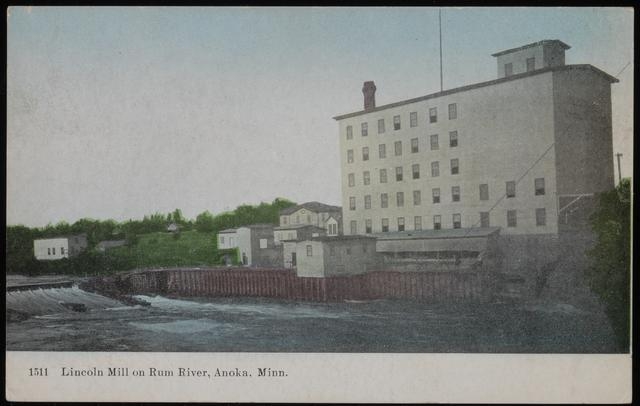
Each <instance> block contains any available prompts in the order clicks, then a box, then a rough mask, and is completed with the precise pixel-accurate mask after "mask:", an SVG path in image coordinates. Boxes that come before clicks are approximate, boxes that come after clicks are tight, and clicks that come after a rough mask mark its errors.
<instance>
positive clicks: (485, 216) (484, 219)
mask: <svg viewBox="0 0 640 406" xmlns="http://www.w3.org/2000/svg"><path fill="white" fill-rule="evenodd" d="M480 227H489V212H488V211H481V212H480Z"/></svg>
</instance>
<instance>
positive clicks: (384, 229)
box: [381, 219, 389, 233]
mask: <svg viewBox="0 0 640 406" xmlns="http://www.w3.org/2000/svg"><path fill="white" fill-rule="evenodd" d="M381 226H382V232H383V233H386V232H387V231H389V219H382V224H381Z"/></svg>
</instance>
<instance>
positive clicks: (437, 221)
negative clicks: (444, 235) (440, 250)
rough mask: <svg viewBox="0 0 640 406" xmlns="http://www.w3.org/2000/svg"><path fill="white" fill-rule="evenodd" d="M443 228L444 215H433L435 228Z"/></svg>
mask: <svg viewBox="0 0 640 406" xmlns="http://www.w3.org/2000/svg"><path fill="white" fill-rule="evenodd" d="M441 228H442V217H441V216H440V215H435V216H433V229H434V230H440V229H441Z"/></svg>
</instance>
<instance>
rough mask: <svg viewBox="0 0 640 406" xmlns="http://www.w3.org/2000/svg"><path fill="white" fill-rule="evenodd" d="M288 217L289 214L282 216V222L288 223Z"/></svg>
mask: <svg viewBox="0 0 640 406" xmlns="http://www.w3.org/2000/svg"><path fill="white" fill-rule="evenodd" d="M288 219H289V218H288V217H287V216H282V224H287V221H288Z"/></svg>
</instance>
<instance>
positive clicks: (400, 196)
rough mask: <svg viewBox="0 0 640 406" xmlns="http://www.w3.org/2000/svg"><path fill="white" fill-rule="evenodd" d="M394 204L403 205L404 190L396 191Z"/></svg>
mask: <svg viewBox="0 0 640 406" xmlns="http://www.w3.org/2000/svg"><path fill="white" fill-rule="evenodd" d="M396 206H398V207H402V206H404V192H397V193H396Z"/></svg>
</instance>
